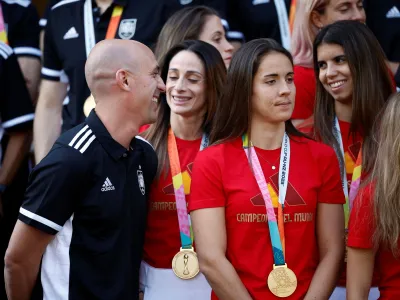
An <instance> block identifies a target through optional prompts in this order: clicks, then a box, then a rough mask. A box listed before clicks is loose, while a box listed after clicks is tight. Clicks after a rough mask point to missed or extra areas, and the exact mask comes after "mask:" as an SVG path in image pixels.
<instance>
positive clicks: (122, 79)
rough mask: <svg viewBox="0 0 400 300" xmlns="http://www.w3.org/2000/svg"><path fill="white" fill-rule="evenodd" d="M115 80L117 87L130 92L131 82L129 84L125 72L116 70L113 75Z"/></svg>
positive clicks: (127, 74) (127, 75)
mask: <svg viewBox="0 0 400 300" xmlns="http://www.w3.org/2000/svg"><path fill="white" fill-rule="evenodd" d="M115 80H116V81H117V85H118V86H119V87H120V88H121V89H123V90H125V91H130V89H131V86H130V85H131V84H132V82H129V73H128V72H127V71H125V70H118V71H117V73H115Z"/></svg>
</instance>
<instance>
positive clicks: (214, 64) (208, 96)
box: [145, 40, 226, 176]
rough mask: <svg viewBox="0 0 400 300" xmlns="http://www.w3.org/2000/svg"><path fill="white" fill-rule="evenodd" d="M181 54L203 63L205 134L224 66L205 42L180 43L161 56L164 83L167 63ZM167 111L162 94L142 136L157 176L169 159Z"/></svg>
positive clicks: (218, 54) (211, 123)
mask: <svg viewBox="0 0 400 300" xmlns="http://www.w3.org/2000/svg"><path fill="white" fill-rule="evenodd" d="M181 51H189V52H192V53H194V54H195V55H196V56H197V57H198V58H199V59H200V60H201V62H202V63H203V65H204V70H205V89H206V91H205V100H206V107H207V110H206V113H205V115H204V120H203V124H202V129H203V132H204V133H206V134H209V133H210V131H211V129H212V127H213V124H214V121H216V119H215V117H214V116H215V111H216V107H217V103H219V102H220V99H221V95H222V90H223V86H224V84H225V80H226V67H225V64H224V61H223V59H222V57H221V54H220V53H219V52H218V50H217V49H216V48H215V47H213V46H211V45H210V44H208V43H205V42H202V41H198V40H196V41H184V42H183V43H180V44H178V45H176V46H174V47H172V48H171V49H170V50H169V51H168V53H167V54H166V55H165V58H164V60H163V61H162V62H161V64H160V68H161V78H162V79H163V80H164V82H166V81H167V77H168V69H169V64H170V62H171V60H172V59H173V58H174V56H175V55H177V54H178V53H179V52H181ZM170 116H171V109H170V107H169V106H168V103H167V99H166V96H165V95H162V96H161V99H160V103H159V108H158V117H157V120H156V122H155V123H154V124H152V125H151V126H150V128H149V129H148V131H147V132H146V134H145V137H146V139H148V140H149V141H150V142H151V143H152V145H153V146H154V148H155V150H156V152H157V156H158V162H159V163H158V166H159V167H158V172H157V176H160V174H161V172H162V171H168V169H169V160H168V153H167V139H168V130H169V127H170Z"/></svg>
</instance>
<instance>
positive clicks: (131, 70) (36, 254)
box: [5, 40, 165, 300]
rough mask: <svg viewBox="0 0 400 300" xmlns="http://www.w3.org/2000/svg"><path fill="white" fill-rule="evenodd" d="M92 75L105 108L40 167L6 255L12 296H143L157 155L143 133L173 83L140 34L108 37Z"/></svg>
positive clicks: (93, 56) (89, 67)
mask: <svg viewBox="0 0 400 300" xmlns="http://www.w3.org/2000/svg"><path fill="white" fill-rule="evenodd" d="M85 75H86V79H87V82H88V85H89V87H90V89H91V91H92V93H93V97H94V98H95V99H96V102H97V106H96V109H95V110H94V111H92V112H91V114H90V115H89V117H88V118H87V119H86V121H85V122H84V123H82V124H81V125H78V126H77V127H75V128H73V129H71V130H69V131H67V132H65V133H64V134H62V135H61V136H60V138H59V139H58V140H57V142H56V143H55V145H54V146H53V148H52V150H51V151H50V152H49V154H48V155H47V156H46V157H45V158H44V159H43V160H42V161H41V162H40V163H39V164H38V165H37V166H36V167H35V168H34V170H33V171H32V173H31V176H30V180H29V186H28V189H27V191H26V196H25V201H24V203H23V205H22V207H21V208H20V210H19V220H18V222H17V224H16V226H15V228H14V232H13V235H12V237H11V240H10V243H9V246H8V249H7V253H6V256H5V265H6V266H5V278H6V289H7V295H8V299H10V300H14V299H33V300H36V299H58V300H61V299H71V300H72V299H104V300H109V299H113V300H125V299H138V297H139V292H138V291H139V269H140V263H141V258H142V252H143V239H144V231H145V226H146V214H147V200H148V195H149V187H150V184H151V182H152V180H153V178H154V176H155V174H156V171H157V156H156V153H155V152H154V149H153V148H152V146H151V145H150V144H149V143H148V142H147V141H146V140H144V139H143V138H141V137H137V134H138V131H139V127H140V126H141V125H142V124H147V123H151V122H154V121H155V119H156V116H157V102H158V98H159V96H160V93H162V92H164V91H165V85H164V83H163V81H162V80H161V78H160V75H159V67H158V64H157V62H156V60H155V57H154V54H153V53H152V52H151V50H150V49H149V48H147V47H146V46H145V45H143V44H141V43H139V42H136V41H122V40H113V41H102V42H100V43H99V44H98V45H96V46H95V47H94V48H93V50H92V52H91V53H90V55H89V58H88V60H87V62H86V65H85Z"/></svg>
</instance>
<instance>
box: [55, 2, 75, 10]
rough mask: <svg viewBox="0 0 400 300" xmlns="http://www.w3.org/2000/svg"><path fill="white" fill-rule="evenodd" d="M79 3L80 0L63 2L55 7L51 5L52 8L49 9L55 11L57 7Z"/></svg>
mask: <svg viewBox="0 0 400 300" xmlns="http://www.w3.org/2000/svg"><path fill="white" fill-rule="evenodd" d="M79 1H80V0H63V1H60V2H58V3H57V4H56V5H53V6H52V7H51V10H54V9H56V8H57V7H60V6H63V5H66V4H70V3H74V2H79Z"/></svg>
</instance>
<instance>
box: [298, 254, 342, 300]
mask: <svg viewBox="0 0 400 300" xmlns="http://www.w3.org/2000/svg"><path fill="white" fill-rule="evenodd" d="M342 261H343V251H340V250H336V251H333V250H332V251H330V252H329V253H327V254H326V255H325V256H324V257H323V258H322V260H321V261H320V263H319V264H318V267H317V270H316V271H315V273H314V276H313V279H312V281H311V284H310V287H309V289H308V292H307V294H306V296H305V298H304V299H305V300H321V299H329V297H330V295H331V294H332V292H333V290H334V288H335V286H336V283H337V280H338V278H339V271H340V266H341V262H342Z"/></svg>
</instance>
